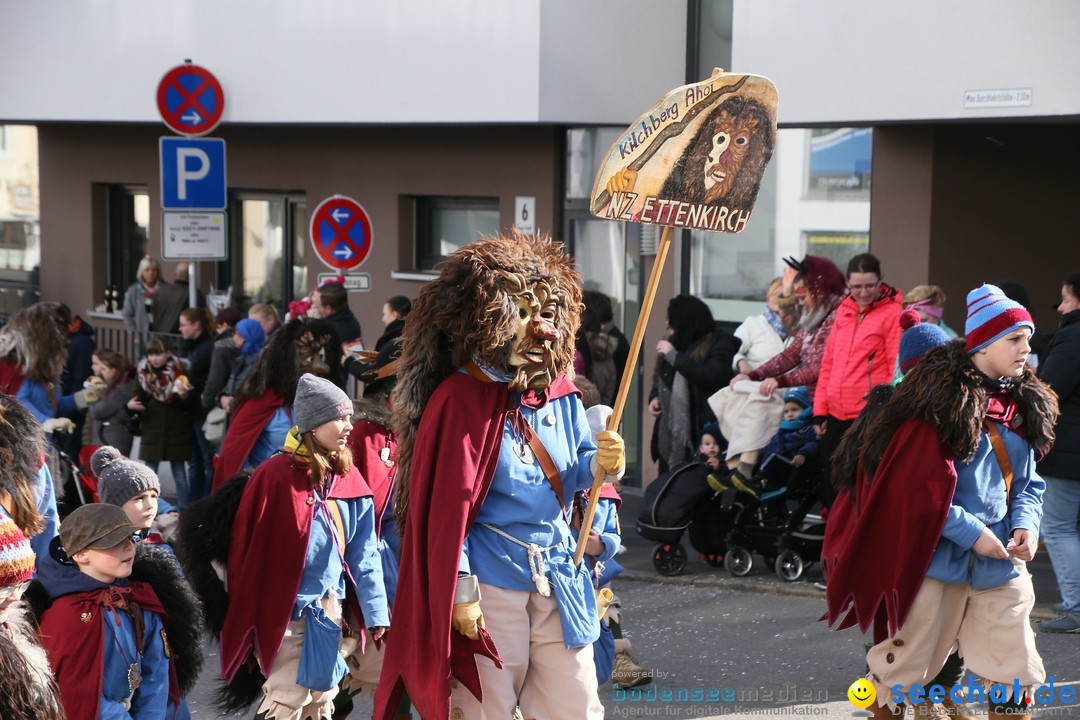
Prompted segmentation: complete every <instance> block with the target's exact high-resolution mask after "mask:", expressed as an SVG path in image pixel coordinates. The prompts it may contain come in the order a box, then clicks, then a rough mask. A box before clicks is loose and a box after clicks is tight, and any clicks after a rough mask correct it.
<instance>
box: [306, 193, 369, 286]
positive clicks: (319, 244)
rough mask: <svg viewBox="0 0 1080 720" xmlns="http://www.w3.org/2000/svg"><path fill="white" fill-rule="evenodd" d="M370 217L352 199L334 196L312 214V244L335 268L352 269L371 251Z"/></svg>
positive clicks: (318, 253) (320, 257) (320, 255)
mask: <svg viewBox="0 0 1080 720" xmlns="http://www.w3.org/2000/svg"><path fill="white" fill-rule="evenodd" d="M371 239H372V235H371V218H369V217H368V214H367V211H365V210H364V208H363V207H361V206H360V203H358V202H356V201H355V200H353V199H352V198H349V197H345V196H344V195H334V196H332V197H328V198H327V199H325V200H323V201H322V202H321V203H319V206H318V207H317V208H315V212H313V213H312V214H311V245H312V247H314V248H315V254H316V255H318V256H319V259H320V260H322V261H323V262H324V263H326V264H327V265H328V266H330V267H332V268H337V269H338V270H351V269H353V268H355V267H359V266H360V265H362V264H363V262H364V261H365V260H367V256H368V253H370V252H371Z"/></svg>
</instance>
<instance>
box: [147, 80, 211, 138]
mask: <svg viewBox="0 0 1080 720" xmlns="http://www.w3.org/2000/svg"><path fill="white" fill-rule="evenodd" d="M157 107H158V112H159V113H161V119H162V120H164V121H165V124H166V125H168V126H169V129H170V130H172V131H173V132H175V133H179V134H181V135H187V136H189V137H197V136H199V135H206V134H207V133H209V132H212V131H213V130H214V128H216V127H217V126H218V123H219V122H221V115H222V113H224V112H225V92H224V91H223V90H222V89H221V83H219V82H218V81H217V78H216V77H214V75H213V74H212V73H211V72H210V71H209V70H207V69H206V68H203V67H199V66H198V65H192V64H191V63H190V62H187V63H184V64H183V65H178V66H177V67H174V68H173V69H172V70H170V71H169V72H167V73H165V77H163V78H161V82H160V83H158V89H157Z"/></svg>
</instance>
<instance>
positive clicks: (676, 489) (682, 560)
mask: <svg viewBox="0 0 1080 720" xmlns="http://www.w3.org/2000/svg"><path fill="white" fill-rule="evenodd" d="M710 472H711V469H710V468H709V466H708V465H706V464H705V463H702V462H688V463H684V464H682V465H679V466H677V467H676V468H674V469H673V470H671V471H670V472H667V473H665V474H663V475H661V476H660V477H658V478H657V479H656V480H654V481H653V482H652V483H651V484H650V485H649V486H648V487H647V488H646V489H645V496H644V497H643V498H642V502H641V512H640V513H639V514H638V519H637V525H636V530H637V533H638V535H641V536H642V537H643V538H645V539H646V540H653V541H655V542H656V546H655V547H653V552H652V559H653V567H655V568H656V571H657V572H658V573H660V574H661V575H664V576H668V577H670V576H673V575H678V574H680V573H682V571H683V570H684V569H685V568H686V550H685V549H684V548H683V546H682V543H681V542H680V541H681V540H682V536H683V533H684V532H685V531H686V530H687V529H689V532H690V544H691V545H692V546H693V547H694V549H695V550H697V551H698V552H700V553H702V554H703V555H704V556H705V561H706V562H708V563H709V564H710V565H713V566H714V567H719V566H720V565H721V564H722V563H723V557H724V549H725V546H724V538H725V536H726V534H727V530H728V529H729V528H730V527H731V523H732V521H733V520H734V517H735V514H736V510H732V509H731V508H724V507H721V506H720V505H719V504H718V503H717V502H716V499H717V498H716V497H714V496H716V495H717V493H716V492H715V491H714V490H713V489H712V488H711V487H709V483H708V480H707V478H708V476H709V473H710Z"/></svg>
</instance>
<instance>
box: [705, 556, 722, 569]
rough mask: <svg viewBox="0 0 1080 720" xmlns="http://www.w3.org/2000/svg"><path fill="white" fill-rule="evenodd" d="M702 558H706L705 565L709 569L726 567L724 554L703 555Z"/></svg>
mask: <svg viewBox="0 0 1080 720" xmlns="http://www.w3.org/2000/svg"><path fill="white" fill-rule="evenodd" d="M701 557H703V558H705V563H706V564H707V565H708V566H709V567H715V568H718V567H724V554H723V553H702V555H701Z"/></svg>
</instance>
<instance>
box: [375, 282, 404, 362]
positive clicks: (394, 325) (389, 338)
mask: <svg viewBox="0 0 1080 720" xmlns="http://www.w3.org/2000/svg"><path fill="white" fill-rule="evenodd" d="M410 310H412V301H411V300H409V298H407V297H405V296H404V295H395V296H394V297H392V298H390V299H389V300H387V301H386V302H385V303H383V309H382V321H383V325H385V326H386V327H385V328H384V329H383V334H382V335H380V336H379V339H378V340H376V341H375V352H379V351H380V350H382V349H383V347H385V346H386V345H387V344H388V343H391V342H393V341H394V340H396V339H397V338H399V337H401V331H402V330H404V329H405V317H406V316H407V315H408V314H409V311H410Z"/></svg>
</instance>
